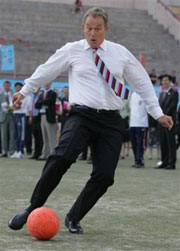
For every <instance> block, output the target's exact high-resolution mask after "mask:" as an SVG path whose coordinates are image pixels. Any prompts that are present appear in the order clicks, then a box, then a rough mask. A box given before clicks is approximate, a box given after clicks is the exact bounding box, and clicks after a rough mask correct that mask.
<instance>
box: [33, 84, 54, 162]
mask: <svg viewBox="0 0 180 251" xmlns="http://www.w3.org/2000/svg"><path fill="white" fill-rule="evenodd" d="M44 88H45V91H43V92H42V94H41V95H40V96H39V99H38V100H37V102H36V104H35V107H36V108H37V109H39V110H40V116H41V131H42V137H43V149H42V153H41V156H40V157H39V160H45V159H47V158H48V157H49V155H50V154H51V153H52V152H53V150H54V148H55V146H56V130H57V121H56V105H55V104H56V93H55V92H54V91H53V90H51V82H49V83H46V84H44Z"/></svg>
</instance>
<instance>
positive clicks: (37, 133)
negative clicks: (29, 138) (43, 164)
mask: <svg viewBox="0 0 180 251" xmlns="http://www.w3.org/2000/svg"><path fill="white" fill-rule="evenodd" d="M39 95H40V89H38V90H37V91H36V92H35V93H34V94H33V98H32V104H31V111H30V116H29V123H30V124H31V126H32V135H33V137H34V151H33V154H32V156H31V157H30V159H36V160H37V159H38V158H39V157H40V156H41V152H42V147H43V139H42V132H41V120H40V113H39V109H37V108H36V107H35V106H36V102H37V100H38V99H39Z"/></svg>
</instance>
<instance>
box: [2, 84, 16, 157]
mask: <svg viewBox="0 0 180 251" xmlns="http://www.w3.org/2000/svg"><path fill="white" fill-rule="evenodd" d="M12 95H13V93H12V91H11V83H10V82H9V81H5V82H4V83H3V91H2V92H1V93H0V127H1V148H2V149H1V150H2V154H1V157H7V156H8V152H9V154H10V155H11V154H13V153H14V151H15V141H14V121H13V112H12V111H13V106H12Z"/></svg>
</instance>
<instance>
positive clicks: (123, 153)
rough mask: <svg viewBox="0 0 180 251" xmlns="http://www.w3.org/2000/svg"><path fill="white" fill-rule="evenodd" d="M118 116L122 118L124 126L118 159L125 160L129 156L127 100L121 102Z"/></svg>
mask: <svg viewBox="0 0 180 251" xmlns="http://www.w3.org/2000/svg"><path fill="white" fill-rule="evenodd" d="M120 115H121V117H122V122H123V125H124V132H123V143H122V147H121V154H120V159H125V157H126V156H128V155H129V148H130V132H129V116H130V107H129V100H123V105H122V109H121V110H120Z"/></svg>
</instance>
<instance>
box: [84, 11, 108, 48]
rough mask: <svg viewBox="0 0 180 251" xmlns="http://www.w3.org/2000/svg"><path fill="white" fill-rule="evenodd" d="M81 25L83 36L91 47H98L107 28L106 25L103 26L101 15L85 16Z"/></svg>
mask: <svg viewBox="0 0 180 251" xmlns="http://www.w3.org/2000/svg"><path fill="white" fill-rule="evenodd" d="M82 27H83V30H84V35H85V38H86V40H87V42H88V44H89V45H90V46H91V48H93V49H96V48H99V46H100V45H101V44H102V42H103V41H104V38H105V36H106V33H107V31H108V29H109V27H108V26H105V24H104V19H103V18H102V17H93V16H91V15H89V16H88V17H87V18H86V21H85V23H84V24H83V25H82Z"/></svg>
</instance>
